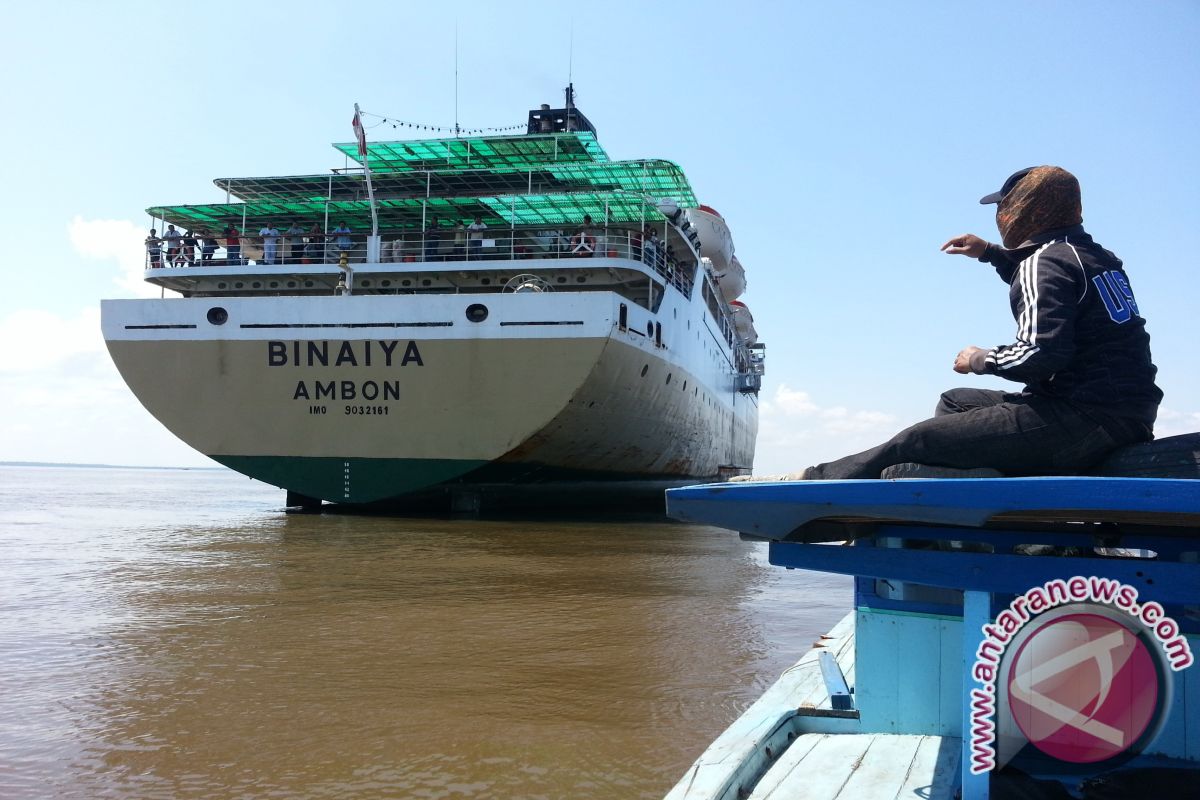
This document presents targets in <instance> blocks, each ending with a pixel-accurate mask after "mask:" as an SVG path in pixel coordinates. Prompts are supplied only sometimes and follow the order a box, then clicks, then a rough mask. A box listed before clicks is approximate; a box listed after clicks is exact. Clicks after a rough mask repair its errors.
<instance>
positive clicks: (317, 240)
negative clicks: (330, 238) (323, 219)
mask: <svg viewBox="0 0 1200 800" xmlns="http://www.w3.org/2000/svg"><path fill="white" fill-rule="evenodd" d="M325 240H326V236H325V232H324V231H322V230H321V225H320V223H317V222H314V223H313V226H312V227H311V228H309V229H308V236H307V237H306V239H305V243H304V259H305V261H307V262H308V263H309V264H324V263H325Z"/></svg>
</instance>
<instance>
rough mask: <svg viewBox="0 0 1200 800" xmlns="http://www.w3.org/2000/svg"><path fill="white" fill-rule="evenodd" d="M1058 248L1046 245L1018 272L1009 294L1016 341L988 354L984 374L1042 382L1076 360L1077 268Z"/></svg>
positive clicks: (1023, 263)
mask: <svg viewBox="0 0 1200 800" xmlns="http://www.w3.org/2000/svg"><path fill="white" fill-rule="evenodd" d="M1052 248H1053V249H1052ZM1057 249H1062V246H1061V245H1060V246H1059V248H1055V243H1053V242H1052V243H1049V244H1047V245H1045V246H1044V247H1041V248H1039V249H1038V250H1037V251H1036V252H1034V253H1033V254H1032V255H1030V256H1029V257H1028V258H1026V259H1025V260H1024V261H1022V262H1021V263H1020V265H1019V266H1018V267H1017V270H1016V274H1015V275H1014V277H1013V280H1012V283H1011V284H1010V287H1011V288H1010V290H1009V302H1010V305H1011V306H1012V312H1013V317H1015V318H1016V321H1017V339H1016V341H1015V342H1013V343H1012V344H1005V345H1001V346H999V347H996V348H994V349H992V350H991V351H989V352H988V354H987V358H986V360H985V364H986V371H987V372H989V373H991V374H994V375H999V376H1000V377H1002V378H1008V379H1010V380H1014V381H1021V382H1024V383H1028V382H1031V381H1038V380H1044V379H1046V378H1049V377H1050V376H1051V375H1053V374H1054V373H1056V372H1058V371H1059V370H1060V369H1062V368H1063V367H1065V366H1066V365H1067V364H1068V363H1070V361H1071V358H1072V357H1073V356H1074V355H1075V317H1076V315H1077V313H1078V311H1079V306H1078V300H1079V296H1080V291H1079V284H1078V281H1079V280H1080V273H1079V267H1078V266H1077V265H1076V264H1074V263H1073V262H1072V263H1068V262H1066V261H1065V260H1064V259H1062V258H1060V257H1058V255H1059V254H1057V253H1056V252H1055V250H1057Z"/></svg>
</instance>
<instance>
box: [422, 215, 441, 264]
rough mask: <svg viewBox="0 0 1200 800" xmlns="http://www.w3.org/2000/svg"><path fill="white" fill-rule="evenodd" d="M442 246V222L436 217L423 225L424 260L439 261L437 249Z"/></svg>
mask: <svg viewBox="0 0 1200 800" xmlns="http://www.w3.org/2000/svg"><path fill="white" fill-rule="evenodd" d="M441 246H442V223H441V220H439V219H438V218H437V217H434V218H433V219H431V220H429V224H428V225H426V226H425V260H426V261H440V260H441V257H440V256H439V255H438V249H439V248H440V247H441Z"/></svg>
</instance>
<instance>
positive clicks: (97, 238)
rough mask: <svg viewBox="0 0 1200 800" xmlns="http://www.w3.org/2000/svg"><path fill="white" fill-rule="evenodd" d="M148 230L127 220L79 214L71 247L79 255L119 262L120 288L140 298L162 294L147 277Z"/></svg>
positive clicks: (117, 278)
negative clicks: (88, 216)
mask: <svg viewBox="0 0 1200 800" xmlns="http://www.w3.org/2000/svg"><path fill="white" fill-rule="evenodd" d="M147 233H148V231H147V230H146V229H144V228H142V227H141V226H139V225H135V224H134V223H132V222H130V221H129V220H127V219H83V218H82V217H79V216H76V217H75V218H74V219H72V220H71V223H70V224H69V225H68V226H67V236H68V238H69V239H70V240H71V246H72V247H74V248H75V251H76V252H77V253H79V255H81V256H83V257H84V258H90V259H95V260H98V261H113V262H115V263H116V265H117V267H118V268H119V270H120V271H119V273H118V274H117V275H115V276H114V277H113V283H115V284H116V285H117V286H118V287H119V288H120V289H122V290H123V291H125V292H127V293H129V294H132V295H134V296H137V297H158V296H159V294H160V292H161V289H160V288H159V287H157V286H154V285H153V284H149V283H146V281H145V279H144V271H145V268H146V245H145V241H146V235H147Z"/></svg>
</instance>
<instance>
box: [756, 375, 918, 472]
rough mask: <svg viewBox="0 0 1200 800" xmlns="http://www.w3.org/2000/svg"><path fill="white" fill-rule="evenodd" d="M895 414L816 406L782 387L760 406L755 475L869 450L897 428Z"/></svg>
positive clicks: (805, 395) (805, 394)
mask: <svg viewBox="0 0 1200 800" xmlns="http://www.w3.org/2000/svg"><path fill="white" fill-rule="evenodd" d="M901 427H902V426H901V425H900V424H899V423H898V422H897V417H896V415H895V414H890V413H887V412H883V411H874V410H868V409H851V408H846V407H845V406H821V405H819V404H818V403H817V402H816V401H814V400H813V399H812V397H811V396H810V395H809V393H808V392H805V391H800V390H796V389H792V388H791V387H790V386H788V385H786V384H781V385H780V386H778V387H777V388H776V389H775V393H774V394H773V395H771V396H770V397H768V398H766V399H763V400H761V401H760V403H759V428H758V448H757V454H756V456H755V467H754V471H755V472H758V473H764V474H765V473H771V472H792V471H796V470H799V469H801V468H803V467H806V466H809V465H811V464H817V463H820V462H822V461H830V460H832V459H835V458H840V457H841V456H845V455H850V454H851V453H856V452H858V451H860V450H865V449H866V448H868V447H873V446H874V445H877V444H879V443H880V442H882V441H885V440H886V439H887V438H888V437H890V436H891V435H892V434H894V433H895V432H896V431H898V430H900V428H901Z"/></svg>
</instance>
